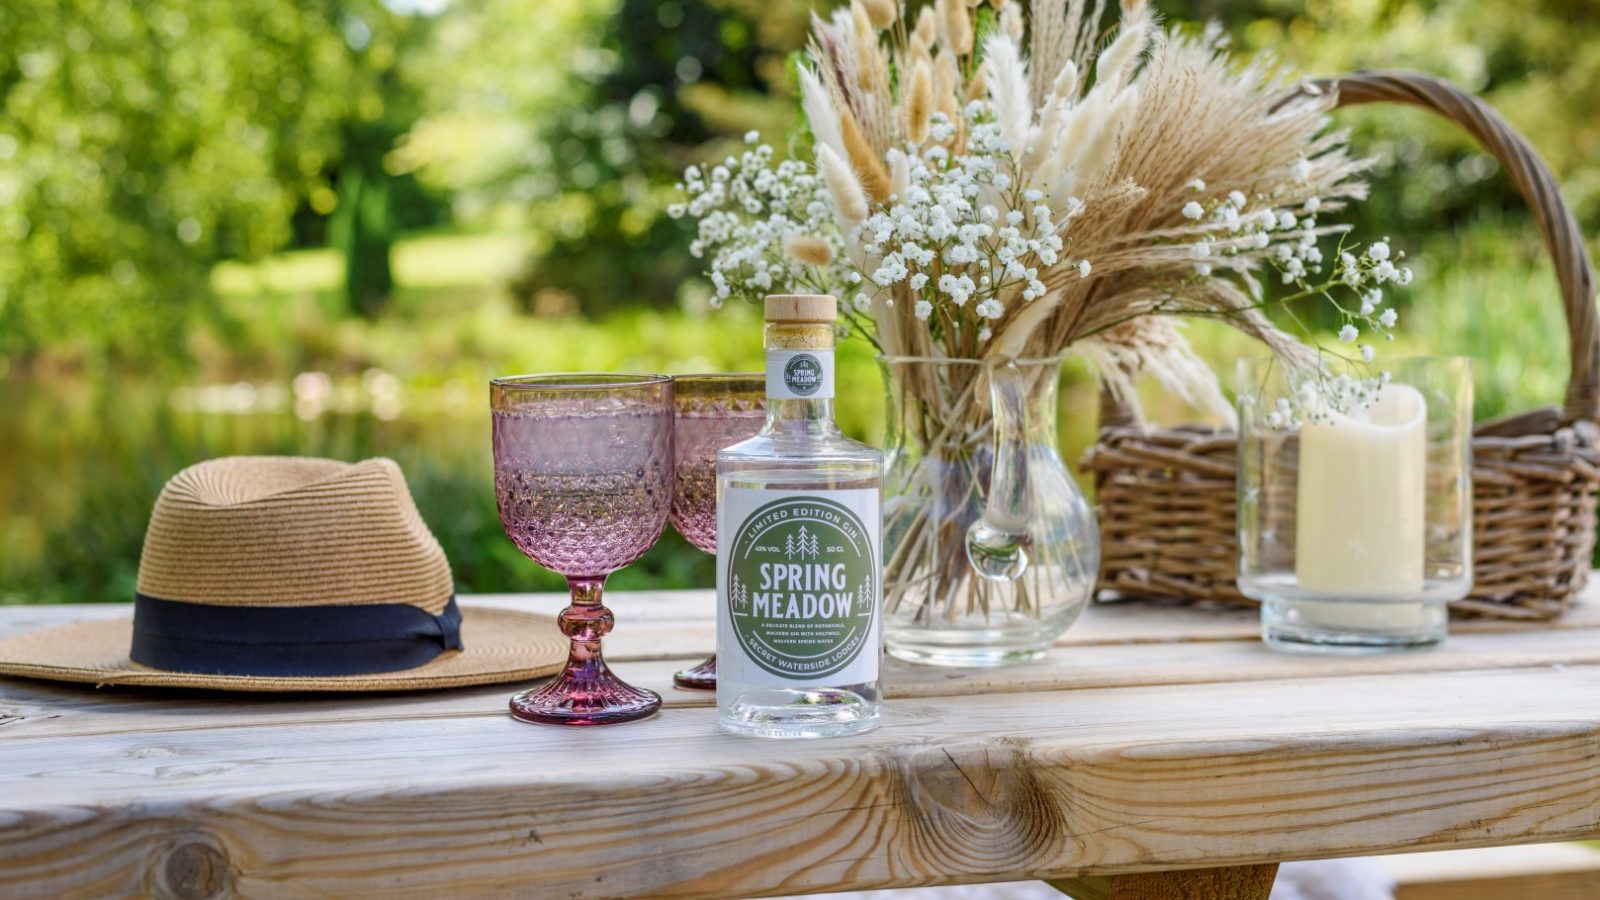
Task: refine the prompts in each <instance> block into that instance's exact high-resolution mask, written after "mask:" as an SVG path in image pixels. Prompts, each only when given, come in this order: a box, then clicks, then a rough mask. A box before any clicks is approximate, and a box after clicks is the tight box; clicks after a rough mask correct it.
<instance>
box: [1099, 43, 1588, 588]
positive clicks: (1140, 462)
mask: <svg viewBox="0 0 1600 900" xmlns="http://www.w3.org/2000/svg"><path fill="white" fill-rule="evenodd" d="M1311 89H1312V90H1336V91H1338V95H1339V105H1340V106H1354V105H1357V104H1362V103H1377V102H1391V103H1407V104H1411V105H1413V106H1420V107H1423V108H1424V109H1429V110H1432V111H1433V112H1435V113H1438V114H1439V115H1441V116H1444V117H1446V118H1448V119H1451V120H1453V121H1455V122H1457V123H1459V124H1460V125H1461V126H1462V127H1464V128H1466V129H1467V130H1468V131H1469V132H1471V133H1472V135H1473V137H1474V138H1476V139H1477V141H1478V143H1479V144H1481V145H1482V146H1483V147H1484V149H1485V150H1487V151H1489V152H1490V153H1492V154H1494V156H1495V157H1496V158H1497V159H1499V160H1500V163H1501V164H1502V165H1503V166H1504V167H1505V168H1506V171H1507V172H1509V173H1510V174H1511V178H1512V180H1513V181H1514V182H1515V183H1516V186H1517V189H1518V190H1519V191H1520V192H1521V193H1522V196H1523V198H1524V199H1526V200H1527V202H1528V206H1529V207H1530V209H1532V211H1533V212H1534V213H1535V218H1536V219H1537V220H1538V223H1539V230H1540V232H1541V233H1542V234H1543V235H1544V241H1545V246H1546V248H1547V249H1548V250H1549V251H1550V256H1551V258H1552V259H1553V260H1554V262H1555V265H1556V274H1557V277H1558V279H1559V281H1560V283H1561V296H1562V300H1563V303H1564V306H1565V308H1566V317H1567V327H1568V330H1569V332H1570V335H1571V359H1572V377H1571V380H1570V381H1569V382H1568V384H1567V396H1566V398H1565V403H1564V406H1563V408H1562V409H1561V410H1557V409H1555V408H1554V407H1549V408H1545V409H1540V410H1535V411H1533V412H1530V413H1524V414H1522V415H1518V416H1512V417H1509V418H1506V419H1501V420H1499V421H1495V422H1489V423H1486V424H1484V425H1482V426H1480V427H1479V428H1478V429H1477V431H1476V432H1475V433H1474V438H1473V442H1472V452H1473V471H1472V481H1473V545H1474V546H1473V554H1474V557H1473V558H1474V565H1475V569H1474V573H1473V574H1474V584H1473V588H1472V593H1471V595H1470V596H1468V597H1467V598H1466V599H1464V600H1461V601H1459V602H1457V603H1455V604H1453V605H1452V608H1453V610H1454V611H1455V612H1457V613H1459V614H1466V615H1481V616H1495V617H1500V618H1507V619H1549V618H1554V617H1556V616H1558V615H1560V614H1561V613H1562V612H1563V611H1564V610H1565V609H1566V608H1567V606H1568V604H1569V603H1570V602H1571V599H1572V597H1573V595H1574V594H1576V593H1577V592H1578V590H1579V589H1580V588H1582V587H1583V583H1584V580H1585V578H1586V577H1587V576H1588V573H1589V567H1590V554H1591V553H1592V551H1593V549H1594V541H1595V488H1596V485H1597V483H1600V450H1597V447H1600V432H1597V429H1596V426H1595V419H1596V417H1597V414H1600V383H1597V381H1596V378H1597V377H1600V332H1597V330H1596V328H1597V326H1596V313H1595V306H1594V278H1593V268H1592V266H1591V264H1590V261H1589V257H1588V254H1587V252H1586V251H1585V249H1584V246H1583V240H1582V236H1581V234H1580V233H1579V231H1578V226H1577V222H1576V220H1574V219H1573V216H1572V213H1571V211H1570V210H1568V209H1567V206H1566V204H1565V203H1563V202H1562V200H1561V197H1560V195H1559V194H1558V193H1557V189H1556V182H1555V179H1554V178H1553V177H1552V176H1551V174H1550V170H1549V169H1548V168H1547V167H1546V166H1545V164H1544V162H1543V160H1542V159H1540V157H1539V154H1538V152H1537V151H1535V150H1534V149H1533V147H1532V146H1531V145H1529V144H1528V142H1527V141H1526V140H1525V139H1524V138H1523V137H1522V136H1521V135H1519V134H1517V133H1516V132H1515V131H1514V130H1513V129H1512V128H1511V126H1510V125H1508V124H1507V123H1506V121H1505V120H1504V119H1502V118H1501V117H1500V116H1499V114H1497V113H1496V112H1495V111H1494V110H1493V109H1491V108H1490V107H1489V106H1488V104H1486V103H1484V102H1483V101H1481V100H1479V99H1477V98H1476V97H1474V96H1472V95H1471V94H1468V93H1467V92H1465V91H1463V90H1461V89H1460V88H1458V87H1456V86H1454V85H1452V84H1449V83H1448V82H1444V81H1441V80H1439V79H1437V78H1433V77H1431V76H1428V75H1423V74H1420V73H1415V72H1370V73H1361V74H1357V75H1351V76H1347V77H1344V78H1340V79H1337V80H1329V81H1322V82H1316V83H1315V85H1314V86H1313V87H1312V88H1311ZM1100 425H1101V427H1100V439H1099V443H1098V444H1097V445H1096V446H1095V447H1094V448H1093V449H1092V450H1091V451H1090V452H1089V454H1088V456H1087V457H1086V458H1085V461H1084V468H1085V469H1086V470H1087V471H1090V472H1093V473H1094V478H1095V485H1096V508H1097V511H1098V513H1099V517H1100V536H1101V543H1102V548H1103V549H1102V556H1101V570H1100V583H1099V590H1100V591H1102V592H1115V593H1118V594H1122V595H1146V596H1161V597H1176V598H1182V599H1188V600H1217V601H1224V602H1235V603H1249V602H1250V601H1249V600H1247V599H1246V598H1245V597H1244V596H1243V595H1242V594H1240V593H1239V590H1238V587H1237V585H1236V583H1235V575H1236V571H1237V567H1238V539H1237V535H1236V533H1235V527H1236V523H1235V502H1234V497H1235V494H1234V477H1235V451H1236V442H1235V438H1234V435H1233V434H1232V433H1231V432H1220V431H1216V430H1213V429H1210V428H1202V427H1193V426H1190V427H1181V428H1172V429H1162V430H1153V431H1147V430H1145V429H1142V428H1139V427H1137V426H1136V425H1135V424H1134V423H1133V421H1132V417H1131V415H1130V413H1129V411H1128V410H1127V409H1126V408H1124V407H1123V406H1122V405H1120V404H1119V403H1118V402H1117V401H1116V400H1115V399H1114V398H1112V397H1110V396H1109V395H1106V396H1103V397H1102V401H1101V419H1100Z"/></svg>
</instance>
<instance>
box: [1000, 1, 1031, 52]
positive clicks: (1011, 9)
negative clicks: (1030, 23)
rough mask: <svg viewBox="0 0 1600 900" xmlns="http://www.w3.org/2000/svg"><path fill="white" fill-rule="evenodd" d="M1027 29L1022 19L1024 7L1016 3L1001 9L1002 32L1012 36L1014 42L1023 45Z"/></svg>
mask: <svg viewBox="0 0 1600 900" xmlns="http://www.w3.org/2000/svg"><path fill="white" fill-rule="evenodd" d="M1026 28H1027V25H1026V23H1025V22H1024V21H1023V17H1022V7H1021V6H1020V5H1018V4H1016V3H1013V4H1011V5H1010V6H1006V7H1002V8H1001V9H1000V30H1001V31H1003V32H1005V33H1006V34H1007V35H1010V37H1011V39H1012V40H1013V41H1016V42H1017V43H1018V44H1021V43H1022V35H1023V32H1024V30H1025V29H1026Z"/></svg>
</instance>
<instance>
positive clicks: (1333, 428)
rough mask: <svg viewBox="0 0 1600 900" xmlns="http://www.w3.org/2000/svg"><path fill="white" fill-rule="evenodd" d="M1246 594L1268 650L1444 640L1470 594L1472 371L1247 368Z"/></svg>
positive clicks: (1270, 364) (1242, 498) (1395, 364)
mask: <svg viewBox="0 0 1600 900" xmlns="http://www.w3.org/2000/svg"><path fill="white" fill-rule="evenodd" d="M1238 403H1239V482H1238V484H1239V488H1238V490H1239V496H1238V500H1239V590H1240V591H1241V592H1242V593H1243V594H1244V595H1245V596H1246V597H1249V598H1251V599H1253V600H1256V601H1259V602H1260V604H1261V634H1262V639H1263V640H1265V641H1266V643H1267V644H1268V645H1269V646H1272V647H1275V648H1278V649H1289V650H1303V651H1313V652H1318V651H1320V652H1335V653H1337V652H1346V653H1360V652H1375V651H1386V650H1399V649H1407V648H1421V647H1430V646H1433V645H1436V644H1438V643H1439V642H1440V641H1443V640H1444V638H1445V634H1446V630H1447V625H1448V619H1449V615H1448V609H1447V606H1446V604H1448V603H1449V601H1451V600H1459V599H1461V598H1462V597H1465V596H1466V595H1467V592H1468V590H1470V588H1471V587H1472V441H1471V437H1472V368H1471V362H1470V360H1467V359H1465V358H1463V357H1411V358H1395V359H1384V360H1381V361H1379V362H1377V363H1365V362H1361V361H1359V360H1355V361H1352V360H1342V359H1337V358H1332V359H1330V358H1328V357H1327V356H1324V357H1323V358H1322V359H1321V360H1320V368H1319V369H1315V370H1306V371H1300V372H1296V371H1290V370H1289V369H1288V368H1286V367H1285V365H1284V364H1283V363H1282V362H1280V361H1278V360H1276V359H1247V360H1241V361H1240V363H1239V391H1238Z"/></svg>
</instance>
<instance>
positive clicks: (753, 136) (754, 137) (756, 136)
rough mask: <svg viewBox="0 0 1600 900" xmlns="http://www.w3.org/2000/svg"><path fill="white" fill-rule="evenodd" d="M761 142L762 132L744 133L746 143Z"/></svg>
mask: <svg viewBox="0 0 1600 900" xmlns="http://www.w3.org/2000/svg"><path fill="white" fill-rule="evenodd" d="M759 140H761V132H759V131H746V132H745V133H744V142H745V143H746V144H754V143H755V142H756V141H759Z"/></svg>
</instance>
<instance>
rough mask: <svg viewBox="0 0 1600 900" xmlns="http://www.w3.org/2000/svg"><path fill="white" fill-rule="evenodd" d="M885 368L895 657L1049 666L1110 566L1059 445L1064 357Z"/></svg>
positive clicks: (888, 631) (887, 606)
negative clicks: (1045, 659) (1045, 662)
mask: <svg viewBox="0 0 1600 900" xmlns="http://www.w3.org/2000/svg"><path fill="white" fill-rule="evenodd" d="M880 362H881V363H882V364H883V369H884V377H885V382H886V384H887V386H888V391H889V429H888V473H887V477H886V479H885V482H884V507H883V527H884V559H885V560H886V563H885V570H884V581H883V587H884V598H883V600H884V613H885V618H884V621H885V633H884V636H885V642H886V644H887V646H888V650H889V653H891V654H893V655H894V656H896V657H899V658H901V659H905V660H910V661H912V662H919V663H929V664H933V665H947V666H996V665H1004V664H1007V663H1014V662H1025V661H1027V660H1032V659H1038V658H1039V657H1041V656H1043V655H1044V653H1045V651H1046V650H1048V649H1049V647H1050V645H1051V643H1053V642H1054V641H1055V639H1056V638H1057V637H1059V636H1060V635H1061V633H1062V632H1064V631H1066V630H1067V628H1068V627H1069V626H1071V625H1072V623H1073V622H1074V621H1076V620H1077V618H1078V616H1079V614H1081V613H1082V612H1083V609H1084V606H1085V604H1086V603H1087V602H1088V600H1089V596H1090V593H1091V591H1092V590H1093V589H1094V582H1095V577H1096V575H1097V573H1098V571H1099V567H1100V534H1099V530H1098V529H1097V527H1096V525H1095V520H1094V513H1093V511H1092V510H1091V509H1090V507H1089V504H1088V502H1086V501H1085V499H1084V496H1083V492H1082V491H1081V490H1079V488H1078V485H1077V482H1075V481H1074V480H1073V478H1072V475H1071V474H1070V473H1069V472H1068V471H1067V467H1066V465H1065V464H1064V463H1063V462H1062V460H1061V454H1060V452H1059V451H1058V449H1057V436H1056V383H1057V380H1058V378H1059V377H1060V372H1061V362H1062V359H1061V357H1052V358H1049V359H1022V360H1001V361H979V360H960V359H950V360H929V359H918V358H908V357H882V358H880Z"/></svg>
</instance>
